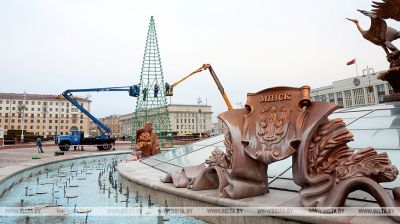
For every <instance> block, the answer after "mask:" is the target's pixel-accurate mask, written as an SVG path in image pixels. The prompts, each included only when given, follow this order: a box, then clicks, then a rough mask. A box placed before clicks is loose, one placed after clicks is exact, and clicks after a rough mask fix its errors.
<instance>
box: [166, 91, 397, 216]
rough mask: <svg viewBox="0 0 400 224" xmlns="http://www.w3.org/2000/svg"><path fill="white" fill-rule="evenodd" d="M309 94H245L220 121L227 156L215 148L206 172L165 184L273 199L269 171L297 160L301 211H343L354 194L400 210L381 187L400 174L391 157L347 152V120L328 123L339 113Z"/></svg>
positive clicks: (187, 173)
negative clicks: (366, 195)
mask: <svg viewBox="0 0 400 224" xmlns="http://www.w3.org/2000/svg"><path fill="white" fill-rule="evenodd" d="M309 94H310V88H309V87H308V86H303V87H301V88H291V87H275V88H270V89H265V90H262V91H260V92H257V93H251V94H248V98H247V103H246V107H245V109H236V110H230V111H227V112H224V113H222V114H220V115H219V118H220V119H221V120H222V121H223V122H224V124H225V125H226V133H224V135H225V141H224V144H225V147H226V151H225V152H224V151H223V150H221V149H218V148H216V149H215V150H214V151H213V152H212V154H211V156H210V157H209V159H207V160H206V164H208V166H205V165H204V164H201V165H198V166H193V167H185V168H183V169H182V170H181V171H180V172H178V173H172V174H171V173H170V174H168V175H167V176H166V177H165V178H163V179H162V181H164V182H171V183H173V184H174V185H175V186H176V187H186V188H190V189H192V190H205V189H218V190H219V194H220V197H228V198H233V199H239V198H246V197H253V196H258V195H263V194H265V193H267V192H269V188H268V183H267V169H268V165H269V164H271V163H273V162H275V161H279V160H282V159H285V158H287V157H289V156H292V159H293V160H292V172H293V180H294V182H295V183H296V184H297V185H299V186H300V187H301V190H300V191H299V194H300V202H301V204H302V205H303V206H307V207H327V206H329V207H338V206H343V205H344V203H345V201H346V199H347V196H348V194H349V193H351V192H353V191H356V190H362V191H366V192H368V193H370V194H371V195H372V196H373V197H374V198H375V199H376V200H377V202H378V203H379V205H380V206H383V207H395V206H400V201H399V199H400V188H395V189H394V190H393V193H390V194H388V192H387V191H386V190H385V189H384V188H383V187H381V186H380V185H379V183H380V182H389V181H393V180H395V179H396V177H397V174H398V170H397V168H396V167H395V166H394V165H392V164H391V162H390V160H389V158H388V156H387V154H386V153H380V154H378V153H377V152H376V151H375V149H373V148H371V147H368V148H366V149H363V150H359V151H357V152H354V151H353V150H352V149H351V148H350V147H348V146H347V143H348V142H350V141H353V135H352V134H351V133H350V132H349V131H348V130H347V129H346V125H345V123H344V122H343V120H341V119H333V120H329V119H328V118H327V117H328V116H329V115H330V114H331V113H332V112H333V111H334V110H336V109H337V106H336V105H335V104H333V103H326V102H310V100H309ZM182 180H184V181H182ZM399 217H400V216H392V218H393V219H394V220H396V221H400V219H399Z"/></svg>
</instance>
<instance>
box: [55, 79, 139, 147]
mask: <svg viewBox="0 0 400 224" xmlns="http://www.w3.org/2000/svg"><path fill="white" fill-rule="evenodd" d="M116 91H117V92H128V93H129V95H130V96H132V97H138V96H139V94H140V88H139V86H138V85H133V86H122V87H105V88H91V89H68V90H65V91H64V92H63V93H62V97H64V98H65V99H67V100H68V101H69V102H71V104H72V105H74V106H75V107H77V108H78V109H79V110H80V111H81V112H82V113H84V114H85V115H86V116H88V117H89V118H90V119H91V120H92V121H93V122H94V123H95V124H96V125H97V128H98V129H99V131H100V133H101V134H100V135H99V136H95V137H89V138H85V137H84V132H83V131H81V130H71V131H70V132H71V133H70V134H69V135H59V136H58V147H59V149H60V150H61V151H68V150H69V149H70V147H71V146H74V148H75V149H76V148H77V147H79V146H80V147H81V149H83V146H84V145H94V146H96V147H97V148H98V149H99V150H109V149H114V145H115V141H116V139H115V138H111V136H110V134H111V133H110V128H109V127H107V126H106V125H105V124H103V123H102V122H101V121H100V120H99V119H97V118H96V117H94V116H93V115H92V114H91V113H89V111H87V110H86V109H85V108H84V107H83V106H81V104H80V103H79V102H78V101H77V100H76V99H75V97H74V96H73V95H72V93H73V92H116Z"/></svg>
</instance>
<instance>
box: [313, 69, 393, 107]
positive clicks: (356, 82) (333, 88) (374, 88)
mask: <svg viewBox="0 0 400 224" xmlns="http://www.w3.org/2000/svg"><path fill="white" fill-rule="evenodd" d="M379 74H380V72H378V73H370V74H366V75H362V76H357V77H352V78H347V79H342V80H338V81H334V82H333V83H332V85H329V86H324V87H320V88H316V89H312V90H311V99H312V100H313V101H324V102H332V103H336V104H337V105H338V106H340V107H343V108H349V107H361V106H366V105H373V104H378V103H382V102H383V96H385V95H387V94H389V93H391V92H392V91H393V89H392V87H391V86H390V85H389V83H388V82H386V81H382V80H380V79H378V78H377V77H378V75H379Z"/></svg>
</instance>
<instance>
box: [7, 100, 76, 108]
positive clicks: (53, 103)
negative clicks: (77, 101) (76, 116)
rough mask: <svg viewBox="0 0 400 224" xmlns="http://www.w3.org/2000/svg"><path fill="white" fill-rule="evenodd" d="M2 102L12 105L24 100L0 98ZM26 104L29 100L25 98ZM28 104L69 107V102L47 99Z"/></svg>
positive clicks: (21, 102)
mask: <svg viewBox="0 0 400 224" xmlns="http://www.w3.org/2000/svg"><path fill="white" fill-rule="evenodd" d="M3 103H5V104H14V105H16V104H23V103H24V101H23V100H18V101H17V100H11V101H10V100H0V104H3ZM24 104H25V105H26V106H28V105H29V101H28V100H26V101H25V103H24ZM30 105H32V106H33V105H39V106H40V105H45V106H58V105H61V106H66V107H69V103H65V102H61V103H60V104H59V102H52V101H50V102H47V101H45V102H43V101H31V102H30ZM81 106H83V103H81Z"/></svg>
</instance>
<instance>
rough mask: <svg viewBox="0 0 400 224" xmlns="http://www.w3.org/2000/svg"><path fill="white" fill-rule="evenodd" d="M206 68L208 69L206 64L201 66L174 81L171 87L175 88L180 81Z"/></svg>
mask: <svg viewBox="0 0 400 224" xmlns="http://www.w3.org/2000/svg"><path fill="white" fill-rule="evenodd" d="M205 69H207V68H205V67H204V65H203V66H201V67H200V68H198V69H196V70H195V71H194V72H192V73H190V74H189V75H187V76H185V77H183V78H181V79H179V80H178V81H176V82H174V83H173V84H172V85H171V88H174V87H175V86H177V85H179V83H181V82H183V81H185V80H186V79H188V78H189V77H190V76H192V75H194V74H196V73H199V72H202V71H204V70H205Z"/></svg>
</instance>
